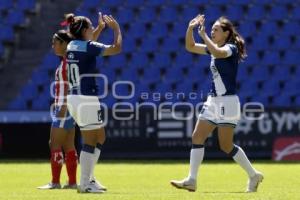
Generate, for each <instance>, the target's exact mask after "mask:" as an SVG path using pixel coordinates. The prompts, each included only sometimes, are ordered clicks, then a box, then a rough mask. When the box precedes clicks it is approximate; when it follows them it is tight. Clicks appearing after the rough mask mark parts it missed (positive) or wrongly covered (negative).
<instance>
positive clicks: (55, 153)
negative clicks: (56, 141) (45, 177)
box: [51, 149, 64, 183]
mask: <svg viewBox="0 0 300 200" xmlns="http://www.w3.org/2000/svg"><path fill="white" fill-rule="evenodd" d="M63 163H64V159H63V153H62V151H61V149H56V150H51V170H52V183H60V181H59V179H60V172H61V168H62V165H63Z"/></svg>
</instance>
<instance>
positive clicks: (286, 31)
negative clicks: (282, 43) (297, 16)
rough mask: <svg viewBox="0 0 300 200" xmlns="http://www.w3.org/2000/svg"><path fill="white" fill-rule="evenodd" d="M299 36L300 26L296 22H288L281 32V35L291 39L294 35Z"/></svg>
mask: <svg viewBox="0 0 300 200" xmlns="http://www.w3.org/2000/svg"><path fill="white" fill-rule="evenodd" d="M299 34H300V25H299V23H298V22H296V21H289V22H286V23H285V24H284V26H283V29H282V32H281V35H282V36H284V37H290V36H294V35H297V36H298V35H299Z"/></svg>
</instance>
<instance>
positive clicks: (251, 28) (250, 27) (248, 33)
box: [239, 21, 256, 38]
mask: <svg viewBox="0 0 300 200" xmlns="http://www.w3.org/2000/svg"><path fill="white" fill-rule="evenodd" d="M239 31H240V33H241V35H242V36H243V37H245V38H246V37H253V35H254V34H255V33H256V25H255V23H254V22H252V21H247V23H242V24H241V25H240V27H239Z"/></svg>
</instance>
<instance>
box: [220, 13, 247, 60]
mask: <svg viewBox="0 0 300 200" xmlns="http://www.w3.org/2000/svg"><path fill="white" fill-rule="evenodd" d="M217 21H218V22H220V24H221V27H222V30H223V31H229V35H228V38H227V40H226V42H230V43H233V44H235V45H236V46H237V48H238V57H239V61H243V60H244V59H245V58H246V57H247V53H246V48H245V41H244V39H243V37H242V36H241V35H240V34H239V33H238V32H237V30H236V29H235V27H234V26H233V24H232V22H231V21H230V20H229V19H228V18H227V17H224V16H222V17H220V18H219V19H218V20H217Z"/></svg>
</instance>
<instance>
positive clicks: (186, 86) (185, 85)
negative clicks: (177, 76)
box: [175, 80, 194, 95]
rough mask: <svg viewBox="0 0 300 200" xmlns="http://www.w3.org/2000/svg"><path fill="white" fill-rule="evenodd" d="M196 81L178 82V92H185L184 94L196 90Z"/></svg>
mask: <svg viewBox="0 0 300 200" xmlns="http://www.w3.org/2000/svg"><path fill="white" fill-rule="evenodd" d="M193 85H194V83H193V82H191V81H189V80H186V81H182V82H180V83H178V84H176V90H175V91H176V92H177V93H184V94H187V95H188V94H190V93H191V92H194V88H193Z"/></svg>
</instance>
